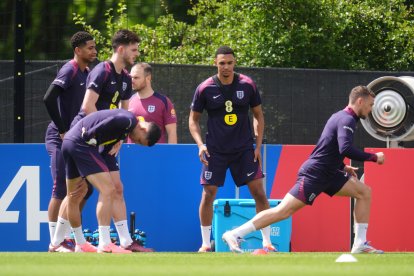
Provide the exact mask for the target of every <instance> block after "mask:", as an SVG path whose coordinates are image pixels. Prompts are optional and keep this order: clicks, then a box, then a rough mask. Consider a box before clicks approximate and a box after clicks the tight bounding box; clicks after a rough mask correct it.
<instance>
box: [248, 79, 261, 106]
mask: <svg viewBox="0 0 414 276" xmlns="http://www.w3.org/2000/svg"><path fill="white" fill-rule="evenodd" d="M250 86H251V89H252V97H251V98H250V107H255V106H258V105H261V104H262V98H261V97H260V93H259V90H257V86H256V84H255V83H254V81H253V80H251V83H250Z"/></svg>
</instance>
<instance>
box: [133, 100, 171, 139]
mask: <svg viewBox="0 0 414 276" xmlns="http://www.w3.org/2000/svg"><path fill="white" fill-rule="evenodd" d="M129 111H131V112H132V113H134V115H135V116H141V117H143V118H144V119H145V121H146V122H154V123H155V124H157V125H158V126H159V127H160V129H161V138H160V140H158V143H167V135H166V130H165V126H166V125H169V124H175V123H177V116H176V115H175V109H174V105H173V104H172V102H171V101H170V99H169V98H168V97H166V96H164V95H162V94H159V93H157V92H155V93H154V94H153V95H151V96H150V97H148V98H146V99H140V97H139V94H138V93H136V94H134V95H133V96H132V97H131V100H130V102H129ZM128 142H129V143H130V142H131V141H130V140H129V139H128Z"/></svg>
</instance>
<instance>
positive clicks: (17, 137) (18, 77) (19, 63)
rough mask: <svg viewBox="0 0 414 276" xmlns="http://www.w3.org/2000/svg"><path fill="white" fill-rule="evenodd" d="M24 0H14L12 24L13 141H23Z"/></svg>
mask: <svg viewBox="0 0 414 276" xmlns="http://www.w3.org/2000/svg"><path fill="white" fill-rule="evenodd" d="M24 7H25V1H24V0H16V2H15V9H16V10H15V26H14V29H15V31H14V34H15V40H14V42H15V43H14V139H13V140H14V142H15V143H24V103H25V97H24V81H25V76H24V74H25V70H24Z"/></svg>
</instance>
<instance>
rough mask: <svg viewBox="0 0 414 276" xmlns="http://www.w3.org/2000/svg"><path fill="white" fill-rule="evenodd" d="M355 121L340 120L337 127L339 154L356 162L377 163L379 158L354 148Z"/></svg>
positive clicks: (350, 119) (349, 119) (351, 119)
mask: <svg viewBox="0 0 414 276" xmlns="http://www.w3.org/2000/svg"><path fill="white" fill-rule="evenodd" d="M355 126H356V123H355V120H354V119H353V118H352V117H349V118H348V117H347V118H346V119H342V120H339V122H338V125H337V137H338V146H339V153H340V154H342V155H344V156H345V157H348V158H350V159H352V160H356V161H373V162H376V161H377V156H376V155H375V154H372V153H368V152H365V151H363V150H360V149H358V148H355V147H354V146H353V139H354V132H355Z"/></svg>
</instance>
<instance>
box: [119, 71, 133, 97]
mask: <svg viewBox="0 0 414 276" xmlns="http://www.w3.org/2000/svg"><path fill="white" fill-rule="evenodd" d="M124 79H125V84H126V88H125V91H124V93H122V94H121V100H129V99H130V98H131V97H132V95H133V92H132V80H131V77H130V76H129V75H126V76H125V77H124ZM122 85H124V83H122Z"/></svg>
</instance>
